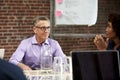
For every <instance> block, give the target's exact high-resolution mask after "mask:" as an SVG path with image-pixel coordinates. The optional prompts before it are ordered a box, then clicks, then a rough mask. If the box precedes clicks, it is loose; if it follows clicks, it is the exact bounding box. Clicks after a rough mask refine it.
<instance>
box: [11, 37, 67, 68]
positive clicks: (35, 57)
mask: <svg viewBox="0 0 120 80" xmlns="http://www.w3.org/2000/svg"><path fill="white" fill-rule="evenodd" d="M44 46H50V54H51V56H52V59H54V57H56V56H58V57H62V60H63V62H66V56H65V54H64V53H63V51H62V49H61V47H60V45H59V43H58V42H57V41H56V40H53V39H50V38H48V39H47V40H46V41H45V42H44V43H43V44H42V45H40V44H38V42H37V41H36V38H35V35H34V36H33V37H30V38H28V39H24V40H23V41H21V43H20V45H19V46H18V48H17V49H16V51H15V52H14V53H13V55H12V56H11V58H10V60H9V62H11V63H13V64H16V65H17V64H18V63H20V62H22V63H24V64H26V65H28V66H29V67H31V68H32V69H37V68H40V60H41V59H40V58H42V57H40V56H41V55H43V54H44V52H45V51H44V50H45V49H44Z"/></svg>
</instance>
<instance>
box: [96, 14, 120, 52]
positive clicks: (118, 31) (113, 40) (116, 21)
mask: <svg viewBox="0 0 120 80" xmlns="http://www.w3.org/2000/svg"><path fill="white" fill-rule="evenodd" d="M105 31H106V40H104V38H103V35H102V34H98V35H96V36H95V39H94V43H95V45H96V47H97V49H98V50H118V51H120V14H118V13H111V14H110V15H109V16H108V24H107V27H106V30H105Z"/></svg>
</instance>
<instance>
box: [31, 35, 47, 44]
mask: <svg viewBox="0 0 120 80" xmlns="http://www.w3.org/2000/svg"><path fill="white" fill-rule="evenodd" d="M48 40H49V38H48V39H46V40H45V42H44V43H43V44H45V45H49V41H48ZM32 44H38V42H37V40H36V38H35V35H34V36H33V37H32Z"/></svg>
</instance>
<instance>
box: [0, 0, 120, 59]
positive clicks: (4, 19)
mask: <svg viewBox="0 0 120 80" xmlns="http://www.w3.org/2000/svg"><path fill="white" fill-rule="evenodd" d="M50 1H51V0H0V48H5V57H4V58H5V59H6V60H8V59H9V57H10V56H11V55H12V53H13V52H14V51H15V49H16V48H17V46H18V45H19V43H20V41H21V40H23V39H24V38H27V37H29V36H31V35H33V31H32V19H33V17H35V16H39V15H45V16H48V17H50ZM119 7H120V0H99V9H98V20H97V23H96V24H95V25H94V26H92V27H87V26H65V25H61V26H59V27H57V26H54V27H53V34H52V35H53V38H54V39H56V40H58V41H59V43H60V45H61V47H62V49H63V51H64V53H65V54H67V55H69V52H70V51H72V50H93V49H96V47H95V46H94V44H93V37H72V36H54V34H61V33H65V34H69V33H73V34H74V33H79V34H83V33H85V34H97V33H104V29H105V26H106V22H107V15H108V14H109V13H110V12H111V11H113V10H114V11H118V12H120V9H119Z"/></svg>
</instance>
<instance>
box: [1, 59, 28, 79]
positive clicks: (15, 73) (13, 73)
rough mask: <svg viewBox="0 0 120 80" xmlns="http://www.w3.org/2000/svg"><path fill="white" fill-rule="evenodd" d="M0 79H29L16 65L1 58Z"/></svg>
mask: <svg viewBox="0 0 120 80" xmlns="http://www.w3.org/2000/svg"><path fill="white" fill-rule="evenodd" d="M0 80H27V79H26V77H25V75H24V73H23V71H22V70H21V69H20V68H19V67H18V66H16V65H14V64H12V63H9V62H7V61H5V60H1V59H0Z"/></svg>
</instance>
